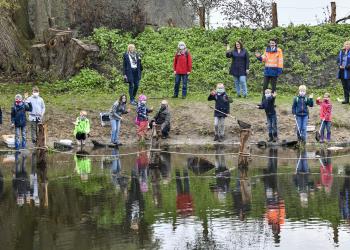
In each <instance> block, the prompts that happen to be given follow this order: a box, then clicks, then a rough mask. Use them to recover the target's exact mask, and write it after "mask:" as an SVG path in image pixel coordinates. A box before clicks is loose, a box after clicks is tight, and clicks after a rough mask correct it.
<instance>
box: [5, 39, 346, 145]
mask: <svg viewBox="0 0 350 250" xmlns="http://www.w3.org/2000/svg"><path fill="white" fill-rule="evenodd" d="M349 51H350V41H346V42H345V43H344V47H343V49H342V50H341V51H340V52H339V55H338V58H337V63H338V68H339V71H338V78H339V79H340V80H341V82H342V85H343V90H344V101H343V102H342V103H343V104H348V103H349V92H350V53H349ZM226 57H228V58H232V63H231V67H230V71H229V72H230V74H231V75H233V78H234V83H235V89H236V93H237V97H241V96H242V97H247V95H248V90H247V75H248V73H249V54H248V52H247V50H246V49H245V48H244V47H243V44H242V42H240V41H237V42H236V43H235V46H234V49H233V50H231V49H230V47H229V46H227V52H226ZM255 57H256V59H257V60H259V61H261V62H263V63H264V64H265V67H264V83H263V96H262V100H261V103H260V104H259V105H258V106H257V108H259V109H264V110H265V112H266V117H267V127H268V135H269V139H268V140H269V141H273V142H276V141H277V139H278V129H277V114H276V109H275V107H276V105H275V99H276V96H277V92H276V83H277V79H278V77H279V75H281V74H282V71H283V52H282V50H281V49H280V48H279V47H278V45H277V41H276V40H275V39H271V40H270V41H269V45H268V46H267V48H266V49H265V51H264V53H263V54H261V53H259V52H256V53H255ZM173 69H174V74H175V85H174V95H173V98H177V97H178V95H179V88H180V82H181V80H182V98H186V96H187V83H188V76H189V75H190V73H191V71H192V57H191V54H190V52H189V50H188V49H187V47H186V44H185V43H184V42H179V44H178V48H177V51H176V53H175V56H174V60H173ZM142 70H143V67H142V63H141V56H140V54H139V53H137V51H136V48H135V45H133V44H129V45H128V49H127V52H126V53H124V55H123V74H124V79H125V82H127V83H128V84H129V98H130V104H131V105H133V106H136V118H135V124H136V126H137V136H138V140H139V141H142V140H145V139H147V138H148V136H147V132H148V130H149V128H153V127H155V128H156V130H157V131H158V133H159V135H161V136H162V137H163V138H167V137H168V136H169V131H170V112H169V105H168V102H167V101H166V100H163V101H162V102H161V107H160V109H159V111H158V112H157V113H156V115H155V116H154V118H153V119H152V120H150V121H149V113H151V112H152V111H153V109H152V108H149V107H148V106H147V97H146V96H145V95H144V94H141V95H139V96H138V97H137V91H138V88H139V84H140V80H141V75H142ZM270 84H271V88H269V85H270ZM208 101H215V112H214V117H215V119H214V127H215V136H214V140H215V141H220V142H221V141H223V140H224V129H225V126H224V121H225V117H227V115H228V114H229V113H230V103H231V102H232V99H231V98H230V97H229V96H228V95H227V93H226V91H225V86H224V84H222V83H219V84H217V87H216V90H211V92H210V95H209V97H208ZM316 104H318V105H320V107H321V108H320V119H321V129H320V134H321V137H320V140H321V142H323V141H324V140H325V136H324V130H326V131H327V134H326V140H327V141H328V142H329V141H330V140H331V117H332V104H331V102H330V95H329V93H325V94H324V96H323V98H322V99H321V98H317V101H316ZM313 105H314V101H313V95H312V94H311V95H310V96H307V95H306V86H305V85H301V86H299V93H298V95H297V96H296V97H294V99H293V105H292V113H293V115H294V117H295V122H296V128H297V137H298V139H299V140H300V141H302V142H305V141H306V139H307V124H308V119H309V110H308V107H313ZM26 112H29V121H30V128H31V135H32V142H33V143H34V144H35V143H36V140H37V130H38V123H40V122H41V121H42V120H43V116H44V114H45V103H44V101H43V99H42V98H41V97H40V96H39V89H38V88H37V87H34V88H33V94H32V96H30V97H28V95H25V96H24V98H23V97H22V96H21V95H20V94H17V95H16V96H15V103H14V105H13V107H12V110H11V122H12V126H13V127H15V147H16V149H18V148H20V147H22V148H25V146H26ZM129 112H130V109H129V108H127V96H126V95H125V94H123V95H121V96H120V97H119V99H118V100H117V101H115V103H114V104H113V106H112V108H111V111H110V121H111V127H112V131H111V143H113V144H115V145H121V143H120V141H119V133H120V126H121V121H122V120H123V118H122V116H123V115H125V114H127V113H129ZM1 123H2V112H1V109H0V124H1ZM157 128H158V129H157ZM89 133H90V122H89V119H88V118H87V113H86V112H85V111H82V112H81V113H80V116H79V117H78V118H77V120H76V122H75V129H74V135H75V137H76V139H77V140H79V141H85V139H86V138H87V137H88V136H89ZM20 136H21V137H22V142H20V140H19V138H20Z"/></svg>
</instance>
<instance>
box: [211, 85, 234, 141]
mask: <svg viewBox="0 0 350 250" xmlns="http://www.w3.org/2000/svg"><path fill="white" fill-rule="evenodd" d="M208 101H215V111H214V128H215V136H214V141H219V142H222V141H224V136H225V118H226V116H227V114H229V113H230V102H232V99H231V98H230V97H228V95H227V94H226V92H225V86H224V84H222V83H218V84H217V85H216V90H211V92H210V95H209V96H208Z"/></svg>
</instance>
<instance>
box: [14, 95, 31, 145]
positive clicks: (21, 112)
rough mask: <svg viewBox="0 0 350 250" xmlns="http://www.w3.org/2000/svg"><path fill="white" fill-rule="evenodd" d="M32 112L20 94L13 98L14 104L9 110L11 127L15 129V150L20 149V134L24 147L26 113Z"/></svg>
mask: <svg viewBox="0 0 350 250" xmlns="http://www.w3.org/2000/svg"><path fill="white" fill-rule="evenodd" d="M28 111H29V112H30V111H32V104H31V103H30V102H27V101H26V100H23V98H22V96H21V95H20V94H17V95H16V96H15V103H14V105H13V107H12V109H11V126H12V127H15V148H16V150H18V149H20V140H19V137H20V134H21V135H22V148H25V147H26V125H27V117H26V112H28Z"/></svg>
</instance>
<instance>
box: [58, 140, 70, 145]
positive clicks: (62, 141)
mask: <svg viewBox="0 0 350 250" xmlns="http://www.w3.org/2000/svg"><path fill="white" fill-rule="evenodd" d="M59 142H60V143H61V144H63V145H66V146H72V143H73V142H72V140H68V139H64V140H60V141H59Z"/></svg>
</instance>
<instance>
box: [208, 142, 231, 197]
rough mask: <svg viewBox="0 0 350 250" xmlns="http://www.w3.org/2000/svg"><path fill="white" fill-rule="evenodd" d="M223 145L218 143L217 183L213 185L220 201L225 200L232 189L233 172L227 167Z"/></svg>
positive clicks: (216, 160)
mask: <svg viewBox="0 0 350 250" xmlns="http://www.w3.org/2000/svg"><path fill="white" fill-rule="evenodd" d="M223 153H224V151H223V146H222V145H216V155H215V176H216V178H215V179H216V184H214V185H211V187H210V188H211V189H212V191H214V193H215V194H217V197H218V199H219V201H224V199H225V198H226V194H227V193H228V192H229V189H230V180H231V173H230V171H229V170H228V169H227V167H226V161H225V155H224V154H223Z"/></svg>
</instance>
